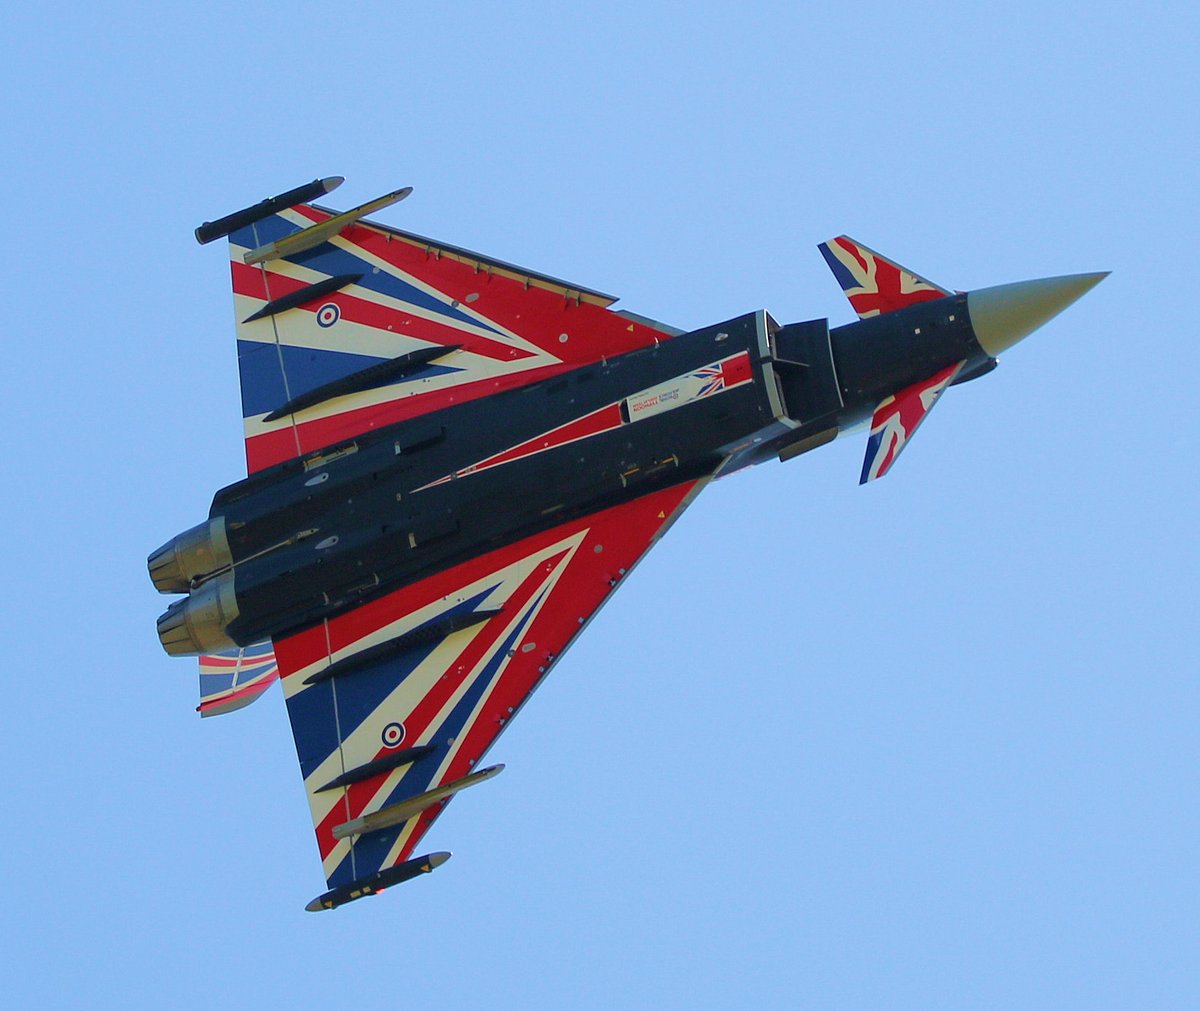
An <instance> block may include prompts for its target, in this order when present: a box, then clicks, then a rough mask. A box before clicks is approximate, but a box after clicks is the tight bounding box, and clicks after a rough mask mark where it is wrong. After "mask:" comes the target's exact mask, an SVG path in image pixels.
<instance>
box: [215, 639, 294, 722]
mask: <svg viewBox="0 0 1200 1011" xmlns="http://www.w3.org/2000/svg"><path fill="white" fill-rule="evenodd" d="M277 680H279V665H278V664H277V663H276V662H275V647H274V646H273V645H272V644H271V643H270V642H260V643H257V644H255V645H253V646H244V647H242V648H241V649H230V650H225V651H224V652H221V653H214V654H211V655H209V656H202V657H200V705H198V706H197V707H196V711H197V712H199V713H200V715H201V716H220V715H222V714H223V713H231V712H233V711H234V710H235V709H241V708H242V707H243V706H248V705H250V703H251V702H253V701H254V700H255V699H257V698H258V697H259V696H260V695H262V693H263V692H265V691H266V690H267V689H268V688H270V687H271V685H272V684H273V683H274V682H275V681H277Z"/></svg>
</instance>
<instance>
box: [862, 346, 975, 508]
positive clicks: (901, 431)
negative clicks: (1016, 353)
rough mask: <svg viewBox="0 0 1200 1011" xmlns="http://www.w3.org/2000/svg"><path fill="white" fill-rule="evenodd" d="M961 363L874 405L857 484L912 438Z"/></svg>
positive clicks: (876, 473) (883, 468)
mask: <svg viewBox="0 0 1200 1011" xmlns="http://www.w3.org/2000/svg"><path fill="white" fill-rule="evenodd" d="M965 364H966V362H958V363H956V364H954V365H950V366H948V367H946V368H944V369H942V371H941V372H939V373H937V374H936V375H933V376H930V377H929V378H928V379H923V380H921V382H919V383H913V385H912V386H910V387H909V388H908V389H906V390H901V391H900V392H899V393H897V394H895V395H894V396H891V397H888V398H887V399H886V400H884V401H883V402H882V403H881V404H880V405H879V406H878V407H877V408H875V414H874V416H873V417H872V418H871V437H870V438H869V439H868V440H867V455H866V458H865V459H864V460H863V469H862V476H861V477H860V478H859V481H858V483H859V484H866V483H867V482H868V481H874V480H875V479H876V478H877V477H883V475H884V474H886V473H887V472H888V470H889V469H890V468H891V466H892V464H893V463H895V462H896V457H898V456H899V455H900V451H901V450H902V449H903V448H904V446H905V444H906V443H907V442H908V440H909V439H911V438H912V436H913V433H914V432H915V431H916V430H917V426H918V425H920V424H921V422H922V421H924V420H925V416H926V415H927V414H928V413H929V412H930V411H931V410H932V409H933V405H934V404H936V403H937V399H938V397H940V396H941V395H942V393H943V391H944V390H945V389H946V387H947V386H949V385H950V384H951V383H952V382H954V377H955V376H957V375H958V373H959V372H960V371H961V370H962V367H963V366H964V365H965Z"/></svg>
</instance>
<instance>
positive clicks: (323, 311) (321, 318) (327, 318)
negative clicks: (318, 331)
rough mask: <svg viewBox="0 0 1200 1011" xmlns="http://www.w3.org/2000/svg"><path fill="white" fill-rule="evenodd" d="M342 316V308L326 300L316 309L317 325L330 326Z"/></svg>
mask: <svg viewBox="0 0 1200 1011" xmlns="http://www.w3.org/2000/svg"><path fill="white" fill-rule="evenodd" d="M341 318H342V310H341V309H339V308H338V307H337V306H336V305H334V304H333V303H332V302H326V303H325V304H324V305H323V306H321V308H320V309H318V310H317V325H318V326H324V327H330V326H333V324H334V323H336V322H337V321H338V320H339V319H341Z"/></svg>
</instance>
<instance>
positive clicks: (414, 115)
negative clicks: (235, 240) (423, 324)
mask: <svg viewBox="0 0 1200 1011" xmlns="http://www.w3.org/2000/svg"><path fill="white" fill-rule="evenodd" d="M407 7H408V5H401V4H387V3H374V4H372V3H365V4H353V5H345V6H344V7H339V6H338V5H331V4H328V3H324V4H303V5H279V4H271V3H255V4H246V3H237V4H205V5H194V6H190V7H187V8H184V7H179V8H176V7H174V6H172V5H170V4H167V5H157V4H145V5H131V4H116V5H111V6H108V5H106V7H105V9H103V10H102V11H101V9H100V8H96V7H93V6H91V5H83V4H54V3H46V4H27V5H20V6H17V7H11V6H10V8H9V9H7V10H6V11H5V13H4V14H2V15H0V30H3V33H4V35H5V37H6V39H7V42H8V45H7V46H6V55H5V58H4V60H3V62H2V64H0V85H2V91H3V94H4V95H5V102H4V108H3V111H2V112H0V120H2V123H3V131H4V136H5V144H4V159H3V160H4V164H5V168H6V176H7V189H8V194H7V212H6V214H5V219H4V220H5V229H4V231H5V236H6V239H5V242H4V244H3V247H2V253H0V255H2V256H3V259H4V275H5V276H6V277H7V279H8V296H7V299H6V306H7V312H6V314H5V317H6V326H5V333H6V339H5V347H6V349H7V351H6V361H7V366H6V372H5V377H6V382H5V384H4V386H5V394H4V397H3V400H2V405H3V406H2V407H0V412H2V415H0V416H2V419H3V425H4V430H5V431H6V432H7V433H8V436H9V439H8V444H7V451H6V454H5V456H6V460H5V468H4V472H5V475H6V478H7V489H6V493H5V494H4V496H3V500H2V501H3V505H0V510H2V512H3V516H4V521H5V522H4V529H5V531H6V535H7V537H6V540H7V550H6V553H5V560H6V565H5V569H6V575H7V578H6V580H5V584H6V589H5V592H4V598H3V600H4V604H3V607H2V608H0V622H2V623H3V625H2V628H3V633H4V641H5V644H6V651H7V663H6V664H5V668H6V675H5V685H6V687H5V705H4V707H3V716H2V717H0V720H2V726H0V730H2V733H0V742H2V743H0V747H2V748H3V760H4V767H5V769H6V773H7V774H6V785H5V786H4V788H3V797H4V799H5V801H6V804H5V811H6V821H7V826H8V832H7V837H8V838H7V844H6V845H5V846H4V847H3V851H2V852H3V857H2V858H0V860H2V862H3V866H4V875H3V886H2V888H3V893H4V903H3V912H2V913H0V931H2V933H3V936H4V938H5V940H4V946H3V947H4V955H3V961H4V962H6V963H8V964H7V966H6V968H5V971H4V979H5V984H4V989H5V997H4V1002H5V1003H6V1004H7V1005H9V1006H70V1005H75V1006H100V1007H103V1006H114V1007H115V1006H121V1007H126V1008H128V1007H163V1006H176V1007H208V1006H214V1005H216V1004H221V1005H223V1006H227V1007H250V1006H261V1007H271V1006H285V1005H286V1006H292V1007H337V1006H341V1007H354V1008H356V1009H364V1011H365V1009H373V1008H395V1007H448V1008H458V1007H463V1008H465V1007H478V1006H485V1005H486V1006H498V1007H530V1006H533V1007H568V1006H569V1007H595V1008H611V1007H623V1006H628V1007H656V1008H658V1007H679V1008H695V1007H714V1008H719V1007H731V1006H761V1007H796V1006H807V1007H856V1006H858V1007H872V1008H877V1007H912V1008H929V1007H978V1006H991V1007H1016V1006H1021V1007H1055V1008H1061V1007H1069V1006H1070V1007H1089V1008H1094V1007H1104V1006H1112V1007H1133V1006H1140V1007H1172V1006H1173V1007H1195V1006H1198V1005H1200V981H1198V976H1197V974H1198V972H1200V968H1198V966H1200V951H1198V933H1197V928H1196V924H1197V908H1198V904H1200V887H1198V885H1200V876H1198V871H1197V860H1196V845H1197V836H1198V833H1200V818H1198V806H1197V785H1198V784H1197V759H1198V757H1200V755H1198V753H1197V752H1198V748H1197V743H1196V741H1197V724H1198V718H1200V711H1198V710H1200V705H1198V695H1200V692H1198V688H1197V663H1196V646H1195V638H1196V618H1197V607H1196V602H1195V592H1196V583H1197V575H1198V572H1197V568H1198V566H1197V528H1196V516H1197V507H1198V502H1197V480H1196V456H1197V448H1198V447H1197V435H1196V433H1197V410H1196V396H1195V383H1196V380H1195V377H1196V375H1197V368H1198V366H1200V362H1198V361H1197V357H1198V356H1197V350H1196V348H1197V317H1196V290H1197V282H1196V269H1195V259H1196V253H1195V249H1194V246H1195V242H1196V233H1197V227H1196V226H1197V224H1198V220H1197V217H1198V216H1197V211H1196V193H1195V187H1196V181H1197V177H1196V161H1197V151H1198V145H1197V113H1196V110H1197V107H1198V100H1200V94H1198V87H1197V71H1196V53H1197V49H1198V44H1200V32H1198V27H1200V20H1198V16H1197V13H1196V8H1195V5H1194V4H1191V3H1182V2H1177V3H1164V4H1158V5H1151V6H1146V7H1144V8H1133V7H1130V6H1129V5H1127V4H1106V3H1100V4H1092V5H1086V6H1084V7H1079V8H1069V7H1068V5H1059V4H1046V3H1044V2H1037V3H1028V2H1018V3H1005V4H965V5H960V4H946V5H936V4H895V3H874V2H871V3H860V4H820V5H817V4H813V5H808V4H802V5H793V4H752V3H738V4H706V3H693V4H660V3H652V2H642V3H637V4H613V3H608V4H603V5H595V6H594V7H592V9H590V10H584V11H583V12H582V13H581V12H579V11H580V8H579V5H570V4H562V3H540V2H529V3H524V4H520V5H509V4H475V3H460V4H453V5H449V4H448V5H421V9H418V10H412V9H406V8H407ZM429 10H436V11H437V12H436V13H428V12H427V11H429ZM333 173H339V174H344V175H346V176H347V177H348V182H347V183H346V185H345V186H344V187H343V188H342V189H341V190H340V191H339V192H338V193H337V194H335V198H336V203H337V205H338V206H347V207H348V206H352V205H353V204H356V203H359V202H361V201H362V200H366V199H368V198H370V197H373V196H375V195H377V194H378V193H381V192H384V191H386V190H390V189H393V188H395V187H397V186H400V185H408V184H411V185H413V186H415V187H416V191H415V193H414V195H413V196H412V197H410V198H409V199H408V200H407V201H406V202H405V203H404V204H402V205H400V206H398V207H396V208H394V209H392V210H390V211H388V212H385V214H384V215H383V220H386V221H388V222H390V223H394V224H396V225H398V226H400V227H402V228H408V229H411V230H414V231H417V232H420V233H423V234H428V235H435V236H438V237H441V238H444V239H445V240H447V241H449V242H452V243H456V244H459V245H465V246H468V247H471V248H476V249H479V250H481V251H484V252H487V253H490V254H493V255H495V256H498V257H500V258H503V259H506V260H509V261H511V262H515V263H520V264H523V265H527V266H529V267H532V268H535V269H539V270H542V271H545V272H548V273H552V274H556V275H558V276H562V277H566V278H571V279H574V280H578V281H579V282H581V283H584V284H589V285H592V286H594V287H597V288H600V289H601V290H606V291H612V292H615V293H617V294H619V295H621V296H622V300H621V303H620V305H621V306H622V307H626V308H629V309H632V310H634V311H640V312H643V313H646V314H648V315H651V316H655V317H657V318H660V319H663V320H667V321H669V322H672V323H675V324H677V325H679V326H682V327H693V326H702V325H706V324H709V323H712V322H716V321H719V320H723V319H727V318H729V317H731V316H733V315H736V314H739V313H742V312H745V311H749V310H753V309H758V308H767V309H769V310H770V311H771V312H772V313H773V315H774V316H775V317H776V318H777V319H779V320H781V321H785V322H786V321H795V320H800V319H808V318H813V317H817V316H829V317H830V318H831V319H832V320H833V321H834V322H835V323H841V322H846V321H848V320H849V319H850V318H851V317H850V310H849V307H848V305H847V304H846V303H845V301H844V300H843V298H842V295H841V293H840V291H839V290H838V288H837V286H836V284H835V283H834V281H833V279H832V277H831V276H830V275H829V273H828V272H827V270H826V268H825V266H824V263H823V262H822V260H821V258H820V256H819V255H818V253H817V251H816V249H815V244H816V243H817V242H819V241H821V240H823V239H826V238H828V237H830V236H831V235H835V234H837V233H839V232H842V231H847V232H849V233H850V234H852V235H854V236H856V237H858V238H859V239H861V240H862V241H864V242H866V243H868V244H870V245H872V246H874V247H876V248H878V249H880V250H882V251H884V252H886V253H889V254H891V255H893V256H895V257H896V258H898V259H899V260H901V261H902V262H904V263H906V264H908V265H910V266H912V267H913V268H914V269H916V270H918V271H920V272H922V273H924V274H925V275H927V276H928V277H930V278H932V279H934V280H935V281H937V282H939V283H942V284H944V285H947V286H949V287H956V288H963V289H966V288H972V287H980V286H984V285H988V284H997V283H1002V282H1006V281H1015V280H1021V279H1025V278H1029V277H1039V276H1045V275H1051V274H1059V273H1072V272H1077V271H1090V270H1112V271H1113V275H1112V277H1111V278H1109V279H1108V280H1107V281H1105V282H1104V283H1103V284H1102V285H1101V286H1100V287H1099V288H1097V289H1096V290H1095V291H1093V292H1092V293H1091V294H1089V295H1088V296H1087V297H1086V298H1084V299H1083V301H1081V302H1080V303H1079V304H1078V305H1076V306H1075V307H1073V308H1072V309H1071V310H1069V311H1068V312H1067V313H1066V314H1064V315H1063V316H1062V317H1060V318H1059V319H1058V320H1056V321H1054V322H1053V323H1051V324H1050V325H1049V326H1047V327H1046V328H1045V329H1044V330H1043V331H1042V332H1041V333H1039V334H1038V335H1036V336H1035V337H1034V338H1032V339H1030V340H1028V341H1026V342H1025V343H1024V344H1023V345H1021V346H1019V347H1018V348H1016V349H1014V350H1013V351H1011V352H1009V353H1008V354H1006V355H1005V356H1004V361H1003V363H1002V365H1001V367H1000V368H999V369H998V370H997V371H996V372H995V373H994V374H993V375H991V376H989V377H987V378H986V379H984V380H982V381H980V382H978V383H972V384H970V385H968V386H965V387H962V388H959V389H955V390H952V391H950V393H948V394H947V395H946V397H944V398H943V400H942V402H941V404H940V406H939V407H938V409H937V411H936V412H935V413H934V415H933V417H932V419H931V420H930V421H929V423H928V424H927V425H926V426H924V427H923V428H922V430H921V434H920V436H919V438H917V439H916V440H915V442H914V443H913V445H912V446H911V447H910V448H909V449H908V450H907V452H906V453H905V455H904V458H903V459H902V460H901V461H900V463H899V464H898V465H897V467H896V468H895V470H894V471H893V473H892V474H891V475H890V476H889V477H888V478H886V479H885V480H883V481H880V482H877V483H875V484H873V485H871V486H868V487H866V488H859V487H858V486H857V484H856V481H857V476H858V469H859V465H860V459H861V453H862V443H863V441H864V439H865V437H863V436H860V437H857V438H848V439H844V440H841V441H839V442H838V443H836V444H835V445H833V446H831V447H829V448H826V449H823V450H821V451H820V452H817V453H814V454H811V455H810V456H807V457H804V458H803V459H801V460H797V461H794V462H792V463H789V464H787V465H780V464H777V463H772V464H766V465H763V466H761V467H759V468H757V469H755V470H754V471H752V472H750V473H746V474H742V475H740V476H736V477H733V478H731V479H729V480H728V481H723V482H719V483H718V484H717V485H716V486H714V487H713V488H711V489H709V490H708V491H707V492H706V493H705V495H704V496H702V497H701V498H700V500H699V501H698V502H697V504H696V505H695V506H694V507H693V508H692V510H691V511H690V512H689V513H688V514H687V515H686V516H685V517H684V518H683V519H682V520H681V521H680V522H679V524H678V525H677V526H676V527H675V528H674V529H673V531H672V532H671V534H670V535H669V536H668V537H667V538H666V540H664V542H663V543H662V544H661V545H660V546H659V548H657V549H656V551H655V552H654V553H653V554H652V555H650V556H649V557H648V559H647V560H646V562H645V563H644V565H643V566H642V567H641V568H640V569H639V570H638V572H637V575H636V578H634V579H632V580H631V581H630V583H629V585H628V586H626V587H625V588H624V589H623V590H622V591H621V593H620V594H618V595H617V596H616V597H615V598H614V600H613V602H612V603H611V604H610V605H609V607H608V608H606V609H605V611H604V612H602V614H601V615H600V616H599V617H598V618H597V620H596V621H595V622H593V624H592V626H591V627H590V629H589V633H588V635H587V636H585V637H584V638H583V639H582V640H581V642H580V643H579V645H578V646H577V647H576V648H575V649H574V650H573V651H572V652H571V653H570V654H569V655H568V656H567V657H566V658H565V659H564V660H563V661H562V662H561V663H560V664H559V666H558V667H557V669H556V671H555V674H554V676H553V677H552V678H551V679H550V680H549V681H548V682H547V683H546V684H545V685H544V686H543V688H542V689H541V690H540V691H539V693H538V695H537V696H536V697H535V699H534V700H533V701H532V702H531V704H530V705H529V706H528V707H527V709H526V710H525V711H524V713H523V714H522V717H521V719H520V720H519V721H518V722H517V723H516V724H514V726H513V728H512V730H511V731H510V732H508V733H507V734H506V735H505V736H504V738H503V739H502V741H501V743H500V744H499V745H498V746H497V748H496V749H495V750H494V751H493V753H492V757H493V758H494V759H495V760H497V761H502V762H505V763H507V766H508V769H507V771H506V773H505V774H504V775H503V776H501V777H500V778H499V779H497V780H496V781H494V782H492V783H489V784H488V785H487V786H486V787H481V788H480V789H478V790H475V791H472V792H471V793H470V794H467V795H464V796H463V797H462V798H460V799H459V800H458V801H456V802H455V803H454V804H453V805H452V806H451V807H450V808H449V810H448V811H447V812H446V814H445V815H444V816H443V817H442V818H441V819H440V820H439V822H438V823H437V825H436V827H435V828H434V830H433V831H432V832H431V834H430V835H429V836H428V837H427V841H428V842H429V844H430V846H431V847H432V848H445V849H451V850H454V851H455V858H454V860H452V861H451V862H450V863H449V864H447V865H446V866H445V867H443V868H441V869H440V870H439V871H438V872H437V873H435V874H434V875H432V876H431V877H428V878H424V879H421V880H419V881H416V882H414V883H412V884H410V885H406V886H404V887H402V888H397V889H395V890H394V891H391V892H389V893H388V894H387V895H385V896H383V897H381V898H378V899H371V900H369V901H364V902H361V903H356V904H354V905H351V906H348V907H346V908H344V909H341V910H338V911H336V912H335V913H327V914H321V915H313V914H309V913H305V912H304V911H303V907H304V904H305V902H307V901H308V900H309V899H310V898H311V897H312V896H313V895H315V894H316V893H317V892H319V891H320V890H321V889H322V886H323V882H322V879H321V874H320V865H319V861H318V859H317V854H316V847H315V844H314V842H313V839H312V835H311V828H310V824H309V815H308V811H307V808H306V805H305V802H304V797H303V790H302V787H301V783H300V777H299V773H298V771H297V769H296V767H295V757H294V753H293V750H292V746H291V741H290V733H289V730H288V727H287V721H286V718H285V714H284V711H283V706H282V705H281V700H280V698H279V695H278V692H277V691H275V692H272V694H271V695H270V696H269V697H268V698H266V699H264V700H263V701H261V702H260V703H259V704H258V705H256V706H254V707H253V708H251V709H249V710H246V711H244V712H241V713H238V714H235V715H232V716H229V717H225V718H221V719H216V720H206V721H205V722H204V723H203V724H201V722H200V721H199V719H198V718H197V717H196V715H195V713H194V712H193V707H194V706H195V704H196V698H195V694H196V687H195V670H194V665H193V663H192V662H190V661H179V660H169V659H168V658H167V657H166V656H165V655H164V654H163V653H162V651H161V649H160V647H159V644H158V641H157V638H156V636H155V632H154V619H155V617H156V616H157V614H158V613H159V611H160V610H161V608H162V605H163V599H162V598H160V597H159V596H158V595H157V594H156V593H155V592H154V590H153V588H152V587H151V585H150V582H149V580H148V578H147V576H146V572H145V568H144V559H145V556H146V554H147V552H148V551H149V550H150V549H152V548H153V547H155V546H157V545H158V544H159V543H161V542H162V541H163V540H165V539H166V538H168V537H170V536H172V535H173V534H175V533H176V532H178V531H179V530H182V529H183V528H185V527H187V526H190V525H191V524H193V523H195V522H197V521H198V520H199V519H201V518H202V517H203V516H204V515H205V512H206V509H207V506H208V502H209V499H210V496H211V493H212V492H213V491H214V490H215V489H216V488H217V487H219V486H221V485H223V484H226V483H229V482H231V481H234V480H236V479H237V478H239V477H240V476H241V475H242V470H241V468H242V449H241V439H240V415H239V409H238V397H237V382H236V371H235V362H234V355H233V346H232V341H233V337H232V323H233V320H232V313H231V310H230V296H229V292H228V279H227V267H226V264H225V261H224V257H223V254H222V250H221V249H220V248H219V247H205V248H200V247H198V246H197V245H196V244H195V242H194V241H193V239H192V236H191V229H192V227H194V226H195V225H196V224H198V223H199V222H200V221H201V220H203V219H205V218H212V217H214V216H216V215H219V214H221V213H224V212H226V211H228V210H231V209H233V208H235V207H238V206H241V205H243V204H246V203H250V202H253V201H256V200H259V199H261V198H262V197H265V196H267V195H268V194H270V193H274V192H277V191H279V190H281V189H284V188H287V187H290V186H293V185H295V184H297V183H299V182H301V181H303V180H307V179H311V178H313V177H314V176H316V175H327V174H333Z"/></svg>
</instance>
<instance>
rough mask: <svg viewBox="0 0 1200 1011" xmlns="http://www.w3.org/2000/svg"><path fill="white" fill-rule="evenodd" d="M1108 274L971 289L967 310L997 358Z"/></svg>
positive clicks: (983, 343) (983, 342) (978, 337)
mask: <svg viewBox="0 0 1200 1011" xmlns="http://www.w3.org/2000/svg"><path fill="white" fill-rule="evenodd" d="M1106 277H1108V271H1106V270H1105V271H1101V272H1100V273H1098V274H1069V275H1067V276H1066V277H1043V278H1039V279H1038V280H1036V281H1018V282H1017V283H1016V284H999V285H996V286H995V287H994V288H980V289H979V290H978V291H971V292H968V293H967V312H968V313H970V316H971V326H972V327H973V328H974V330H975V339H976V340H977V341H979V346H980V347H981V348H983V350H984V351H986V352H987V353H988V354H989V355H991V356H992V357H993V358H995V357H996V356H997V355H998V354H1000V352H1001V351H1004V350H1006V349H1007V348H1010V347H1012V346H1013V345H1014V344H1016V343H1017V341H1019V340H1021V339H1022V338H1024V337H1027V336H1029V334H1031V333H1033V331H1034V330H1036V329H1037V328H1038V327H1040V326H1041V325H1042V324H1043V323H1045V322H1046V321H1047V320H1050V319H1053V318H1054V317H1055V316H1057V315H1058V314H1059V313H1060V312H1062V311H1063V310H1064V309H1065V308H1066V307H1067V306H1069V305H1070V304H1071V303H1072V302H1074V301H1075V300H1076V299H1078V298H1081V297H1082V296H1083V295H1085V294H1086V293H1087V292H1089V291H1091V290H1092V288H1094V287H1095V286H1096V285H1098V284H1099V283H1100V282H1101V281H1103V280H1104V279H1105V278H1106Z"/></svg>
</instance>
